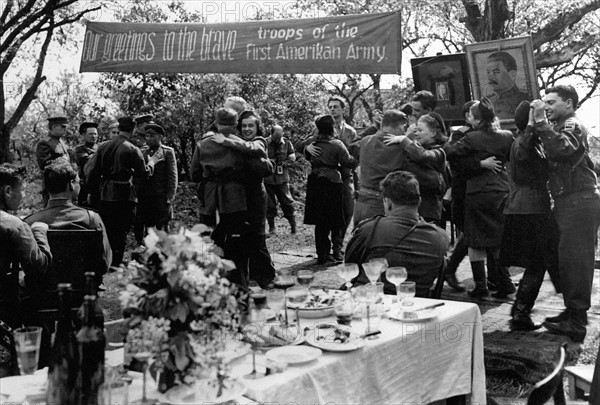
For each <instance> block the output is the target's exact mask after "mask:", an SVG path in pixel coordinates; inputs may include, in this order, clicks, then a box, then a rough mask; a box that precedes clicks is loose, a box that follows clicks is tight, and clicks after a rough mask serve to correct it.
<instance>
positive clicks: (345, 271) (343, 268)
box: [337, 263, 358, 290]
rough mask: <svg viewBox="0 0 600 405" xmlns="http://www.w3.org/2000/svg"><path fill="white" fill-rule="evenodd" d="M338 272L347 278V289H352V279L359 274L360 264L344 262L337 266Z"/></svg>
mask: <svg viewBox="0 0 600 405" xmlns="http://www.w3.org/2000/svg"><path fill="white" fill-rule="evenodd" d="M337 274H338V275H339V276H340V277H341V278H343V279H344V280H346V283H345V285H346V289H347V290H350V287H352V279H353V278H354V277H356V276H358V264H356V263H342V264H340V265H339V266H337Z"/></svg>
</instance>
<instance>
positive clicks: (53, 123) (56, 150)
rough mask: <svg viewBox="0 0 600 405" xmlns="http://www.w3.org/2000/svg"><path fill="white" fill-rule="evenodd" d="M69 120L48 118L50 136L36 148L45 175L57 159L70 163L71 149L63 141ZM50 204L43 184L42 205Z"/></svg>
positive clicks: (43, 139) (38, 162)
mask: <svg viewBox="0 0 600 405" xmlns="http://www.w3.org/2000/svg"><path fill="white" fill-rule="evenodd" d="M68 124H69V120H68V119H67V117H50V118H48V136H46V137H45V138H42V140H40V141H39V142H38V143H37V145H36V147H35V155H36V158H37V164H38V167H39V168H40V171H41V172H42V173H43V172H44V169H45V168H46V166H47V165H48V164H49V163H50V162H52V161H53V160H56V159H63V160H66V161H67V162H69V161H70V160H71V157H70V155H69V148H68V147H67V144H66V143H65V141H64V139H62V138H63V137H64V136H65V135H67V126H68ZM47 202H48V192H47V191H46V188H45V187H44V184H43V183H42V205H43V206H46V203H47Z"/></svg>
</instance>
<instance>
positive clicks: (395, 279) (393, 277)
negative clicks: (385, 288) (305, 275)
mask: <svg viewBox="0 0 600 405" xmlns="http://www.w3.org/2000/svg"><path fill="white" fill-rule="evenodd" d="M385 277H386V278H387V279H388V281H389V282H390V283H392V284H394V285H395V286H396V297H395V298H394V302H397V301H398V298H397V297H398V294H399V293H398V287H400V284H402V283H403V282H404V281H406V278H407V277H408V273H407V272H406V267H401V266H398V267H388V269H387V270H386V272H385Z"/></svg>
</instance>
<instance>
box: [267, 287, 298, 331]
mask: <svg viewBox="0 0 600 405" xmlns="http://www.w3.org/2000/svg"><path fill="white" fill-rule="evenodd" d="M294 284H296V281H295V280H294V277H292V276H277V277H275V279H274V280H273V285H274V286H275V288H281V289H283V311H284V314H285V326H288V325H289V321H288V313H287V289H288V288H290V287H291V286H293V285H294Z"/></svg>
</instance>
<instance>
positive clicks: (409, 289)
mask: <svg viewBox="0 0 600 405" xmlns="http://www.w3.org/2000/svg"><path fill="white" fill-rule="evenodd" d="M416 287H417V286H416V283H415V282H414V281H405V282H403V283H402V284H400V288H399V289H398V291H399V296H400V299H401V300H402V306H411V305H413V304H414V300H413V298H414V296H415V295H416Z"/></svg>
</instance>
